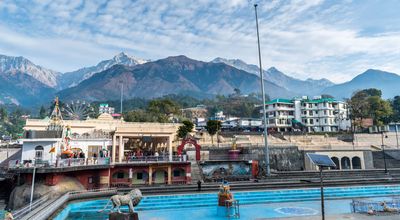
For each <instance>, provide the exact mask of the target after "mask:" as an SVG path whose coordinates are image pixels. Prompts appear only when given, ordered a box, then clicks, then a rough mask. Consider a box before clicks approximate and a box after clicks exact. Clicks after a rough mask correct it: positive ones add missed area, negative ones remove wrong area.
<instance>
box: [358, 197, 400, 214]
mask: <svg viewBox="0 0 400 220" xmlns="http://www.w3.org/2000/svg"><path fill="white" fill-rule="evenodd" d="M383 203H385V204H386V206H387V207H388V208H395V209H397V210H400V197H393V198H391V199H385V200H382V201H377V200H368V199H365V200H354V199H353V201H352V203H351V209H352V212H354V213H368V211H370V210H372V211H374V212H383V211H384V204H383Z"/></svg>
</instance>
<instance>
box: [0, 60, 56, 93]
mask: <svg viewBox="0 0 400 220" xmlns="http://www.w3.org/2000/svg"><path fill="white" fill-rule="evenodd" d="M0 73H6V74H18V73H23V74H27V75H30V76H32V77H33V78H35V79H37V80H38V81H40V82H42V83H43V84H45V85H47V86H49V87H53V88H54V87H56V85H57V76H58V75H59V74H60V73H58V72H56V71H53V70H49V69H46V68H43V67H41V66H39V65H35V64H34V63H32V62H31V61H30V60H28V59H26V58H24V57H21V56H19V57H12V56H6V55H0Z"/></svg>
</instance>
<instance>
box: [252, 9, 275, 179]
mask: <svg viewBox="0 0 400 220" xmlns="http://www.w3.org/2000/svg"><path fill="white" fill-rule="evenodd" d="M254 12H255V15H256V28H257V44H258V61H259V64H260V79H261V95H262V106H263V119H264V155H265V165H266V169H267V176H270V175H271V168H270V164H269V149H268V130H267V112H266V109H265V90H264V76H263V70H262V65H261V47H260V34H259V31H258V16H257V4H254Z"/></svg>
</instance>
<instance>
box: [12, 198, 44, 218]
mask: <svg viewBox="0 0 400 220" xmlns="http://www.w3.org/2000/svg"><path fill="white" fill-rule="evenodd" d="M49 198H50V197H49V195H48V194H47V195H44V196H42V197H40V198H39V199H37V200H35V201H33V202H32V205H30V204H28V205H26V206H24V207H22V208H20V209H18V210H16V211H13V212H12V215H13V217H14V219H21V218H22V217H23V216H25V215H26V214H28V213H29V212H30V211H31V210H34V209H36V208H37V207H39V206H40V205H42V204H43V203H44V202H45V201H47V200H48V199H49Z"/></svg>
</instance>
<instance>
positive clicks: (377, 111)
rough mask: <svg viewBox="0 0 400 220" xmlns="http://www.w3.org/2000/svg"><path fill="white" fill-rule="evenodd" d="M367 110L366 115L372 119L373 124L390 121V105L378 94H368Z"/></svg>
mask: <svg viewBox="0 0 400 220" xmlns="http://www.w3.org/2000/svg"><path fill="white" fill-rule="evenodd" d="M367 102H368V107H369V112H368V115H369V116H371V117H372V118H373V120H374V124H375V125H378V126H382V125H384V124H387V123H389V122H390V119H391V116H392V114H393V110H392V106H391V105H390V103H389V102H388V101H386V100H383V99H381V98H380V97H379V96H370V97H368V99H367Z"/></svg>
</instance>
